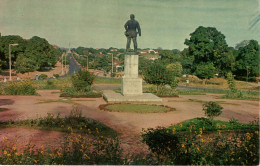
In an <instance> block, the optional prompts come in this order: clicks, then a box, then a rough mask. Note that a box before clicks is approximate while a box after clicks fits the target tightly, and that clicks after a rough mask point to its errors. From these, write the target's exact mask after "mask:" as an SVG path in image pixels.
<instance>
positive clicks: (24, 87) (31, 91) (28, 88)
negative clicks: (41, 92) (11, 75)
mask: <svg viewBox="0 0 260 166" xmlns="http://www.w3.org/2000/svg"><path fill="white" fill-rule="evenodd" d="M2 93H4V94H5V95H37V93H36V88H35V87H33V83H32V81H30V80H26V81H19V82H8V83H7V84H5V85H4V86H3V92H2Z"/></svg>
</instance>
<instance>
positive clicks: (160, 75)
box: [143, 61, 174, 89]
mask: <svg viewBox="0 0 260 166" xmlns="http://www.w3.org/2000/svg"><path fill="white" fill-rule="evenodd" d="M143 76H144V80H145V81H146V82H147V83H149V84H155V85H157V89H158V86H160V85H166V84H171V82H172V80H173V78H174V75H173V72H171V71H169V70H168V69H167V68H166V66H165V65H164V64H163V63H162V62H160V61H155V62H154V63H150V64H149V65H148V66H147V68H145V70H144V71H143Z"/></svg>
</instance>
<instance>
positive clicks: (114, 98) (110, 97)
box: [103, 93, 162, 102]
mask: <svg viewBox="0 0 260 166" xmlns="http://www.w3.org/2000/svg"><path fill="white" fill-rule="evenodd" d="M103 97H104V99H105V100H106V101H107V102H161V101H162V99H161V98H159V97H157V96H155V95H154V94H152V93H143V94H142V95H134V96H124V95H122V94H121V93H104V94H103Z"/></svg>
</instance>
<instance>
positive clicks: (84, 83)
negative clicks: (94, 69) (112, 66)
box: [72, 70, 95, 92]
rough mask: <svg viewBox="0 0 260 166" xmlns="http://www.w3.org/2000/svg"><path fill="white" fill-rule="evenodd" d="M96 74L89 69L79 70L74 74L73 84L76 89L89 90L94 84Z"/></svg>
mask: <svg viewBox="0 0 260 166" xmlns="http://www.w3.org/2000/svg"><path fill="white" fill-rule="evenodd" d="M94 79H95V75H94V74H93V73H90V72H88V71H87V70H82V71H79V73H77V74H74V75H73V76H72V85H73V87H74V88H75V90H76V91H84V92H88V91H89V90H90V86H91V85H92V84H93V82H94Z"/></svg>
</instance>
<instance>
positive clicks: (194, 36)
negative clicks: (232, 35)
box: [184, 26, 228, 70]
mask: <svg viewBox="0 0 260 166" xmlns="http://www.w3.org/2000/svg"><path fill="white" fill-rule="evenodd" d="M184 44H186V45H187V46H189V48H188V49H189V55H191V56H194V65H195V66H197V65H198V64H200V63H211V62H212V63H213V64H214V67H216V69H217V70H220V66H221V61H220V59H221V57H222V56H223V55H224V53H225V52H226V51H227V48H228V45H227V43H226V40H225V36H224V35H223V34H222V33H221V32H219V31H217V29H216V28H213V27H203V26H200V27H198V28H197V29H196V30H195V31H194V32H193V33H191V34H190V39H189V40H188V39H186V40H185V43H184Z"/></svg>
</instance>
